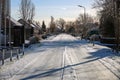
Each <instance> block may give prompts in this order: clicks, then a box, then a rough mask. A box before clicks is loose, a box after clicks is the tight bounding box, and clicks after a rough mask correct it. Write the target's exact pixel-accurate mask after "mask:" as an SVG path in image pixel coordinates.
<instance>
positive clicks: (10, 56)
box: [10, 49, 12, 61]
mask: <svg viewBox="0 0 120 80" xmlns="http://www.w3.org/2000/svg"><path fill="white" fill-rule="evenodd" d="M10 61H12V49H11V50H10Z"/></svg>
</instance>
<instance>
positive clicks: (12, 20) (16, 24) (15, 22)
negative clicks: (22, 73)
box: [7, 17, 22, 26]
mask: <svg viewBox="0 0 120 80" xmlns="http://www.w3.org/2000/svg"><path fill="white" fill-rule="evenodd" d="M7 18H8V19H10V20H11V22H13V23H14V24H15V26H22V24H21V23H19V22H18V21H17V20H15V19H13V18H12V17H7Z"/></svg>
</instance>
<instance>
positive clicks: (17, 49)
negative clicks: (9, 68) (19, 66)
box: [17, 49, 19, 59]
mask: <svg viewBox="0 0 120 80" xmlns="http://www.w3.org/2000/svg"><path fill="white" fill-rule="evenodd" d="M17 59H19V49H17Z"/></svg>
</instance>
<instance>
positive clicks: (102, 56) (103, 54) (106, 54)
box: [0, 34, 120, 80]
mask: <svg viewBox="0 0 120 80" xmlns="http://www.w3.org/2000/svg"><path fill="white" fill-rule="evenodd" d="M54 42H58V43H57V44H55V43H54ZM59 42H60V43H59ZM61 42H64V43H63V44H64V45H61ZM68 42H69V43H68ZM72 42H74V43H72ZM60 47H61V48H64V47H65V51H64V52H63V57H64V58H65V59H64V60H67V62H64V60H63V63H62V66H63V67H64V66H68V65H67V64H69V65H73V64H74V63H79V62H80V61H81V60H82V59H83V60H89V61H85V62H86V63H88V62H91V61H94V60H98V61H97V64H99V63H98V62H100V63H101V64H102V65H104V66H105V67H106V69H108V70H109V71H110V72H111V73H113V74H114V75H115V76H117V77H119V78H120V72H119V71H120V57H119V56H116V55H114V54H113V52H112V51H111V49H110V48H108V47H105V46H100V45H95V46H92V44H91V43H87V41H85V40H79V41H78V39H77V38H75V37H73V36H71V35H68V34H60V35H58V36H52V37H50V38H48V39H47V40H43V41H42V42H41V43H40V44H34V45H31V46H30V47H29V48H28V49H26V51H25V56H23V57H22V58H20V60H17V61H16V60H14V61H13V62H7V63H5V65H3V66H0V80H9V78H11V77H12V78H14V75H15V74H16V73H20V72H22V71H24V70H25V69H26V68H27V67H28V66H31V64H34V63H35V62H37V60H41V59H38V58H39V57H40V56H42V55H44V54H47V52H46V51H48V53H49V50H50V48H53V51H54V48H56V50H57V48H58V49H59V50H60V49H61V48H60ZM61 50H63V49H61ZM53 53H54V54H55V53H56V51H55V52H53ZM59 53H60V51H59ZM75 53H76V54H75ZM78 53H82V54H78ZM86 53H88V54H86ZM51 54H52V52H51ZM85 56H86V57H85ZM80 59H81V60H80ZM46 62H47V61H46ZM64 63H67V64H64ZM81 63H84V62H81ZM42 64H43V63H42ZM94 64H95V62H94ZM46 65H47V64H46ZM48 65H50V64H48ZM52 65H53V64H52ZM76 65H78V64H76ZM84 66H85V67H87V66H86V65H84ZM89 66H90V65H89ZM91 66H92V65H91ZM96 66H97V65H96ZM99 68H100V67H99ZM75 69H78V68H76V67H75V68H74V67H72V66H71V67H70V68H68V69H65V71H66V72H65V73H64V70H63V71H62V72H63V73H64V74H68V71H67V70H70V72H71V74H72V76H73V77H74V76H77V72H79V71H78V70H77V71H76V70H75ZM92 69H93V68H92ZM62 75H63V74H62ZM90 75H92V74H90ZM105 75H107V74H105ZM68 76H70V74H69V75H68ZM68 76H65V77H68ZM11 80H12V79H11ZM16 80H17V79H16ZM45 80H46V79H45ZM47 80H52V79H47ZM68 80H70V79H68ZM76 80H77V79H76ZM87 80H89V79H87ZM104 80H105V79H104Z"/></svg>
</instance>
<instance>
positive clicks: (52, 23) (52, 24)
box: [50, 16, 56, 33]
mask: <svg viewBox="0 0 120 80" xmlns="http://www.w3.org/2000/svg"><path fill="white" fill-rule="evenodd" d="M55 28H56V25H55V22H54V17H53V16H51V22H50V32H51V33H54V32H55Z"/></svg>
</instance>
